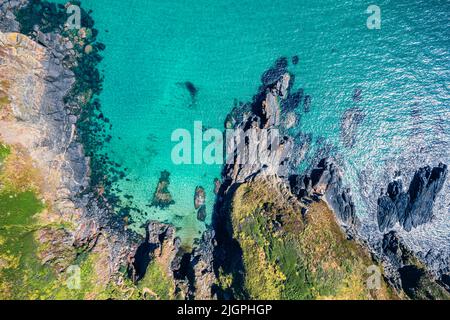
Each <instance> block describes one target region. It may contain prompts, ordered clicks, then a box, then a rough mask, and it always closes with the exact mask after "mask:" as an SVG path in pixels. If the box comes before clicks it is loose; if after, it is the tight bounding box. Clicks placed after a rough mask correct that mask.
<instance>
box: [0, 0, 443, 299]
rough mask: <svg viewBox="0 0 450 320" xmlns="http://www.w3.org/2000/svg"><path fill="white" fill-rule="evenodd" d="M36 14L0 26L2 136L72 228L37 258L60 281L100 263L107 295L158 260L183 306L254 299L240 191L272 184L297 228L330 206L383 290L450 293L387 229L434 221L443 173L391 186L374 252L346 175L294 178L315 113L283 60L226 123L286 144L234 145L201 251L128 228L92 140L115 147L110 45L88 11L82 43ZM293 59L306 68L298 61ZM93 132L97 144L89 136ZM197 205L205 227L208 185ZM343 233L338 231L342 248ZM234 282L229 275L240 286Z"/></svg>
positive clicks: (164, 182)
mask: <svg viewBox="0 0 450 320" xmlns="http://www.w3.org/2000/svg"><path fill="white" fill-rule="evenodd" d="M32 3H34V1H33V2H32ZM29 4H30V3H29V1H28V0H11V1H6V2H3V3H2V4H1V5H0V12H2V13H5V14H4V15H2V17H1V18H0V44H1V47H0V58H1V60H0V61H2V64H1V65H0V67H1V68H2V69H1V70H2V73H1V75H0V80H2V79H1V78H2V77H4V78H5V79H8V81H9V82H10V83H11V85H10V87H9V89H8V94H9V96H10V97H11V99H10V100H11V101H10V103H9V105H10V109H8V112H7V113H5V114H4V115H3V116H4V117H3V118H2V119H1V120H0V123H1V126H0V137H1V139H2V140H4V142H6V143H8V144H20V145H22V146H24V147H25V148H26V149H27V151H28V153H29V154H30V155H31V157H32V158H33V159H34V160H35V164H36V166H37V167H38V169H39V170H40V171H41V172H42V175H43V176H44V177H48V178H47V179H48V181H47V184H46V187H45V188H44V189H43V190H41V191H42V194H43V197H44V199H45V200H46V201H47V202H48V203H51V204H52V209H53V210H52V212H51V214H52V215H55V216H57V217H58V218H61V219H63V220H64V221H65V222H67V223H70V224H71V225H73V226H75V227H74V228H64V229H63V230H57V231H55V230H54V229H51V228H43V229H42V230H40V231H39V233H38V236H37V237H38V239H39V241H40V242H41V243H43V244H46V246H45V250H42V251H41V252H40V259H41V260H42V261H43V262H44V263H45V264H49V265H52V267H54V268H55V269H56V270H57V272H59V273H63V272H64V271H65V270H66V269H67V268H68V267H69V266H70V265H71V264H72V263H73V262H74V261H75V260H76V258H77V257H80V256H82V255H84V254H96V255H99V256H100V257H101V259H100V260H99V266H100V269H101V271H100V278H101V281H103V282H104V284H105V286H106V285H107V284H108V283H111V282H113V283H115V284H116V285H117V286H122V285H123V283H124V281H125V280H124V279H125V278H126V277H127V278H128V279H131V281H132V285H136V284H137V285H138V284H139V283H140V282H141V281H143V279H144V280H145V278H146V276H147V275H148V269H149V266H150V265H151V264H152V263H153V262H156V263H157V264H158V266H159V267H160V268H161V270H162V273H163V275H162V276H164V278H167V279H169V281H170V283H171V285H170V288H171V290H172V291H173V296H174V297H176V298H179V299H216V298H218V299H238V298H249V297H251V294H250V293H249V292H250V290H248V288H244V283H246V277H247V278H248V275H247V274H246V269H245V261H244V255H243V250H244V249H245V248H244V246H243V245H242V243H240V242H239V241H240V240H242V239H246V238H239V237H238V236H236V226H235V224H234V225H233V217H232V216H231V211H232V207H233V205H234V203H233V201H234V200H235V199H234V197H235V196H236V193H237V191H238V190H239V189H240V187H241V186H245V187H249V186H252V184H253V183H255V185H258V184H262V185H265V183H268V184H269V185H271V186H273V187H274V194H273V195H271V196H273V197H274V200H273V202H276V201H280V202H281V204H280V205H281V206H286V207H289V208H295V209H296V210H298V212H297V211H296V214H297V217H296V219H300V218H301V219H300V220H301V221H303V220H304V221H307V220H308V219H309V218H310V215H311V214H315V212H317V207H321V205H322V204H323V203H326V204H327V206H328V207H329V208H331V209H332V211H333V214H334V219H333V222H332V223H337V224H338V225H339V228H340V229H339V230H340V232H341V233H342V235H344V238H345V239H346V241H348V243H350V244H351V249H352V250H353V249H354V248H353V246H359V245H361V246H362V247H364V248H365V249H366V250H369V251H370V253H371V256H372V258H373V260H374V263H380V264H382V265H383V268H384V269H385V274H384V276H385V278H386V279H387V282H388V283H389V284H390V285H391V286H392V287H393V288H394V289H395V290H396V291H397V292H398V293H399V295H401V294H403V293H404V294H406V296H407V297H409V298H433V297H435V296H434V295H435V294H436V292H438V294H439V295H441V294H442V295H443V294H444V293H442V292H441V291H442V290H441V287H442V288H445V289H446V290H447V291H448V290H449V289H448V288H449V287H450V283H449V280H448V266H447V267H443V268H441V269H442V270H440V271H439V272H438V273H437V274H436V273H434V274H431V273H430V271H429V270H427V267H426V266H424V265H422V264H423V261H421V260H423V259H419V258H418V257H416V254H415V253H413V252H411V251H410V250H409V249H408V248H407V247H406V246H405V245H404V244H403V243H402V239H401V238H400V237H399V236H398V234H397V233H395V232H394V231H392V230H391V229H392V227H393V226H394V225H395V224H396V223H397V222H400V224H401V225H402V226H403V228H404V229H405V230H407V231H409V230H411V228H413V227H416V226H418V225H420V224H424V223H427V222H429V221H430V220H431V218H432V217H431V213H432V206H433V201H434V199H435V196H436V194H437V193H438V192H439V191H440V190H441V189H442V185H443V181H444V180H445V179H446V175H447V167H446V166H445V165H439V166H438V167H436V168H422V169H419V171H418V172H417V173H416V175H415V176H414V178H413V181H412V182H411V185H410V187H409V189H408V191H404V190H403V187H402V185H401V184H400V183H399V182H397V181H394V182H392V183H391V184H389V186H388V188H387V194H383V195H382V196H381V197H380V198H379V212H378V223H379V230H380V231H381V232H383V234H382V241H380V242H378V243H376V244H371V243H366V242H365V241H364V240H363V239H362V238H361V237H360V235H359V232H360V227H361V226H360V224H361V221H359V219H358V217H357V216H356V212H355V204H354V201H353V198H352V194H351V190H350V189H349V188H348V187H347V186H345V185H344V182H343V174H344V173H343V171H342V169H341V168H340V166H339V164H338V162H337V161H336V160H335V159H333V158H332V157H322V154H319V155H318V157H319V158H320V159H319V160H320V161H319V162H318V163H317V164H311V166H312V168H311V170H309V171H306V172H305V173H304V174H299V173H298V168H299V165H300V163H301V161H302V160H303V159H304V156H305V148H308V137H307V136H306V135H301V134H300V135H299V136H296V137H292V136H291V135H290V134H289V129H290V128H292V127H293V126H295V125H296V124H297V123H298V114H297V113H296V109H297V108H299V107H303V110H304V112H308V111H309V109H310V107H311V101H312V98H311V96H309V95H305V93H304V91H303V89H299V90H297V91H294V90H293V83H294V80H295V78H294V76H293V75H292V74H291V73H290V72H289V71H288V66H289V61H288V59H287V58H280V59H278V60H277V61H276V62H275V64H274V65H273V67H272V68H270V69H269V70H267V71H266V72H265V73H264V74H263V75H262V78H261V82H262V84H261V87H260V88H259V90H258V93H257V94H256V95H255V96H254V97H253V100H252V101H251V102H249V103H246V104H240V105H239V106H236V107H235V108H234V109H233V110H232V111H231V112H230V114H229V115H228V117H227V119H226V122H225V128H226V129H235V130H238V131H242V132H244V133H250V132H257V133H260V132H263V131H268V132H275V131H276V132H278V133H279V134H280V136H279V140H278V142H277V143H276V144H270V145H264V144H259V143H258V144H256V145H251V143H249V141H248V140H247V139H241V138H240V137H233V139H234V148H235V149H234V150H232V152H231V154H232V155H233V157H235V158H234V161H231V163H227V164H226V165H225V166H224V168H223V172H222V181H218V180H216V181H215V182H214V183H215V187H216V188H215V193H216V204H215V209H214V214H213V222H212V226H211V227H210V228H208V229H207V230H206V231H205V232H204V233H203V234H202V236H201V238H200V239H199V240H198V241H197V242H196V243H195V244H194V246H193V248H185V247H182V246H181V241H180V239H179V238H177V237H176V230H175V228H174V227H173V226H170V225H167V224H164V223H160V222H155V221H150V222H149V223H148V225H147V226H146V237H145V238H143V237H142V236H139V235H137V234H135V233H133V232H131V231H129V230H128V229H127V221H126V219H124V218H126V217H127V214H126V212H124V213H123V214H122V213H121V214H117V213H116V212H115V210H114V205H115V201H117V202H118V205H119V206H120V200H117V199H115V198H114V195H113V190H112V188H111V180H114V179H122V178H124V176H125V173H124V172H123V171H121V170H120V169H117V168H116V167H117V166H116V165H115V164H114V163H112V164H110V165H109V162H108V161H109V160H108V158H107V156H106V155H98V154H97V153H96V150H97V149H96V148H97V147H98V143H100V142H99V141H96V138H97V139H99V140H101V139H104V140H107V134H106V133H105V130H104V128H105V127H107V126H108V122H107V120H105V118H104V116H103V115H102V113H101V110H100V105H99V102H98V101H97V100H96V99H95V97H96V95H98V93H99V92H100V91H101V76H100V74H99V71H98V68H97V65H98V62H99V61H100V59H101V57H100V56H99V51H101V50H102V47H103V46H102V44H99V43H98V42H97V41H96V33H97V31H96V30H95V29H94V28H93V21H91V20H92V19H91V18H90V17H89V15H88V14H87V13H86V12H84V11H83V17H84V18H83V19H84V20H83V21H85V22H86V21H87V24H88V25H89V28H84V29H83V31H82V32H81V31H77V32H75V33H71V32H68V31H67V30H65V29H64V28H63V27H62V26H53V27H52V26H50V25H49V23H44V24H43V25H42V26H39V24H38V25H34V22H36V21H38V22H39V21H42V19H44V18H42V19H41V16H42V17H45V16H48V17H47V18H45V19H47V20H51V15H52V14H54V15H55V16H56V17H58V19H56V20H57V21H58V23H59V22H60V21H59V20H60V18H61V12H64V7H58V6H56V5H51V4H48V3H47V4H46V6H44V7H43V8H42V7H39V8H40V9H39V10H38V11H36V12H34V11H33V10H35V9H36V8H35V7H33V6H29ZM24 8H25V9H24ZM21 10H28V11H26V12H28V13H27V14H29V13H30V10H31V12H34V13H35V15H34V16H33V19H32V21H28V20H26V21H22V24H23V26H22V27H21V23H20V19H19V18H18V16H21V15H23V14H24V13H23V12H22V14H21V13H20V12H21ZM36 10H37V9H36ZM43 12H44V13H45V14H44V13H43ZM34 19H37V20H34ZM39 19H41V20H39ZM47 22H48V21H47ZM41 27H42V28H41ZM44 29H45V30H44ZM47 29H48V30H47ZM20 32H23V33H26V34H27V35H25V34H22V33H20ZM292 61H297V62H298V57H295V58H293V59H292ZM294 64H295V63H294ZM86 75H88V76H86ZM89 75H90V76H89ZM185 85H186V88H187V90H189V92H190V93H191V96H192V101H193V103H194V102H195V95H196V93H197V90H198V89H197V88H196V87H195V86H194V85H193V84H191V83H186V84H185ZM23 88H32V89H30V91H27V90H23ZM359 95H360V93H359V94H358V95H357V97H356V98H357V99H359ZM356 98H355V99H356ZM281 110H283V112H281ZM352 112H353V113H352V114H348V115H346V116H344V119H342V121H343V124H342V126H343V127H345V128H346V132H345V134H344V137H343V139H344V140H345V141H346V145H347V146H348V147H351V146H352V144H353V143H354V137H353V136H354V133H355V130H356V126H357V125H358V123H359V121H361V120H362V118H363V117H364V116H363V115H362V114H359V113H358V112H359V110H353V111H352ZM93 119H96V121H92V120H93ZM97 120H98V122H97ZM92 130H93V131H94V132H95V133H96V135H92V134H91V132H90V131H92ZM252 130H253V131H252ZM93 136H94V138H93ZM252 154H258V155H264V156H266V158H267V159H269V160H270V161H268V162H266V163H263V164H262V163H261V162H258V161H250V162H248V163H245V164H242V163H240V162H239V159H238V158H239V157H241V156H244V157H246V159H249V158H251V155H252ZM111 168H116V169H114V170H113V174H114V177H113V178H111V177H110V176H107V177H105V175H104V174H101V173H102V172H103V173H104V172H105V170H109V169H111ZM168 185H169V173H168V172H162V173H161V178H160V181H159V183H158V186H157V187H156V191H155V193H154V195H153V199H152V205H153V206H159V207H162V208H164V207H167V206H169V205H171V204H173V199H172V196H171V195H170V193H169V191H168V189H167V187H168ZM249 188H250V187H249ZM430 199H432V200H433V201H430ZM193 200H194V207H195V209H196V212H197V218H198V220H201V221H203V220H204V219H205V207H204V202H205V190H204V189H203V188H202V187H197V189H196V190H195V194H194V195H193ZM262 207H263V211H264V210H265V212H267V213H271V212H272V211H271V208H270V205H269V204H268V203H264V204H263V206H262ZM311 208H313V209H314V210H312V212H313V213H311ZM125 211H126V210H125ZM121 212H122V211H121ZM283 219H284V217H280V216H277V215H275V217H274V219H273V220H271V226H270V230H275V233H279V234H283V235H286V234H288V233H287V232H285V230H284V229H283V227H284V225H283V223H284V221H283ZM300 220H299V221H300ZM333 230H334V229H333ZM384 231H387V232H384ZM302 232H303V230H302ZM334 232H336V230H334ZM342 235H341V234H340V233H339V234H338V238H339V239H340V237H341V236H342ZM348 243H347V242H346V244H348ZM124 268H125V269H126V271H125V272H124V270H123V269H124ZM445 268H447V269H445ZM274 274H277V273H276V272H274ZM125 275H126V277H125ZM230 275H233V277H232V280H231V278H230ZM280 277H281V276H280ZM281 278H282V277H281ZM422 282H426V284H427V286H428V287H430V288H432V289H433V290H434V291H433V292H427V293H426V294H422V293H418V291H417V286H418V284H420V283H422ZM172 284H173V286H172ZM132 285H130V287H131V286H132ZM436 286H438V287H436ZM430 290H431V289H430ZM142 292H144V293H143V295H144V297H145V295H146V294H149V295H151V296H154V295H155V293H154V292H153V291H152V290H150V289H149V288H147V287H145V288H142ZM156 296H157V294H156Z"/></svg>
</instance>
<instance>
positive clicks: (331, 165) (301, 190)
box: [289, 158, 358, 226]
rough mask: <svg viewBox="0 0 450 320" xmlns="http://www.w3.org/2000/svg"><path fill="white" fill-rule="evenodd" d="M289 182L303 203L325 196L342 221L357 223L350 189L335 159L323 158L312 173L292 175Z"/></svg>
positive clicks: (351, 224)
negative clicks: (345, 183) (344, 182)
mask: <svg viewBox="0 0 450 320" xmlns="http://www.w3.org/2000/svg"><path fill="white" fill-rule="evenodd" d="M289 182H290V186H291V190H292V192H293V193H294V194H295V195H296V196H297V197H298V198H299V199H300V200H301V201H302V202H303V203H305V204H309V202H310V201H312V200H314V199H315V198H321V197H323V198H324V199H325V200H326V201H327V203H328V204H329V205H330V206H331V208H332V209H333V211H334V212H335V214H336V216H337V217H338V218H339V219H340V220H341V222H343V223H344V224H346V225H348V226H354V225H356V224H357V222H358V219H357V217H356V212H355V205H354V203H353V200H352V196H351V192H350V189H348V188H345V187H344V185H343V182H342V171H341V170H340V169H339V167H338V166H337V165H336V163H335V161H334V160H333V159H330V158H328V159H327V158H326V159H322V160H321V161H320V163H319V164H318V166H317V167H316V168H314V169H313V170H312V171H311V174H310V175H302V176H299V175H292V176H291V177H290V178H289Z"/></svg>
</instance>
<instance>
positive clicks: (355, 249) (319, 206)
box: [231, 181, 395, 300]
mask: <svg viewBox="0 0 450 320" xmlns="http://www.w3.org/2000/svg"><path fill="white" fill-rule="evenodd" d="M279 188H281V187H277V181H259V182H258V181H257V182H252V183H249V184H245V185H242V186H240V187H239V188H238V190H237V191H236V193H235V195H234V198H233V203H232V212H231V213H232V225H233V234H234V238H235V239H236V240H238V242H239V244H240V246H241V249H242V251H243V263H244V267H245V281H244V282H245V284H244V286H245V290H246V291H247V293H248V295H249V296H250V298H252V299H289V300H291V299H389V298H395V296H394V295H393V294H392V292H390V291H389V289H388V288H387V285H386V284H385V283H384V282H382V286H381V288H380V289H379V290H369V289H368V288H367V286H366V279H367V278H368V277H369V275H370V274H368V273H367V268H368V267H369V266H371V265H373V264H374V262H373V261H372V259H371V258H370V256H369V254H368V253H367V252H366V251H364V250H363V248H362V247H361V246H360V245H359V244H358V243H356V242H354V241H349V240H347V239H346V237H345V235H344V233H343V232H342V231H341V229H340V227H339V225H338V224H337V223H336V221H335V218H334V215H333V213H332V212H331V211H330V210H329V209H328V207H327V205H326V204H325V203H323V202H322V203H315V204H313V205H312V206H311V208H310V209H309V211H308V214H307V215H306V217H305V218H303V217H302V215H301V213H300V212H301V205H300V204H299V203H298V202H297V201H292V198H293V197H291V200H290V201H288V200H286V199H288V198H289V194H288V191H287V190H280V189H279Z"/></svg>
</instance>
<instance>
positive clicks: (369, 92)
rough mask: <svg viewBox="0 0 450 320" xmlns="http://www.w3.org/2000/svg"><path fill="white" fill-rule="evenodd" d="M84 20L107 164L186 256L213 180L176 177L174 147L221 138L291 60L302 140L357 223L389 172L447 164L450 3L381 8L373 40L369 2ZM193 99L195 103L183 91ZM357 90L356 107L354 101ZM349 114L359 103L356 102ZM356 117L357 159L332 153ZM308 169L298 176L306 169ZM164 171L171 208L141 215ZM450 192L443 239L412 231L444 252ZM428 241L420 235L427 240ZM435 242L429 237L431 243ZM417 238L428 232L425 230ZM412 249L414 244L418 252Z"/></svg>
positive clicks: (210, 170)
mask: <svg viewBox="0 0 450 320" xmlns="http://www.w3.org/2000/svg"><path fill="white" fill-rule="evenodd" d="M82 3H83V5H84V7H85V8H88V9H93V11H94V12H93V16H94V19H95V20H96V27H97V28H98V29H99V31H100V36H99V39H100V41H102V42H104V43H105V44H106V50H105V51H104V61H103V63H102V69H103V70H104V76H105V82H104V91H103V93H102V95H101V97H100V99H101V103H102V107H103V111H104V114H105V115H106V116H107V117H108V118H109V119H110V120H111V123H112V124H113V130H112V136H113V139H112V140H111V143H109V144H108V145H107V148H108V150H107V151H108V153H109V155H110V156H111V158H112V160H114V161H117V162H119V163H120V164H121V165H123V166H124V167H127V168H128V169H129V171H128V172H129V176H128V178H129V179H130V180H131V181H121V182H120V189H121V190H123V194H131V195H133V196H134V198H135V203H134V204H135V205H137V206H138V207H140V208H141V209H142V210H144V211H145V212H146V214H145V215H143V214H138V213H133V217H134V219H135V220H136V221H137V222H136V224H135V225H134V227H135V228H139V227H140V226H141V224H142V223H144V222H145V221H146V220H147V219H158V220H161V221H168V222H171V223H174V224H175V225H176V226H177V227H179V228H180V229H179V234H180V235H181V236H182V238H183V239H184V240H185V241H186V242H190V241H191V240H192V239H193V238H195V237H198V234H199V231H201V230H202V229H203V228H204V225H203V223H201V222H198V221H197V220H196V214H195V210H194V203H193V196H194V190H195V187H196V186H197V185H201V186H203V187H205V188H206V190H207V208H208V218H207V223H208V222H209V221H210V219H211V209H212V206H213V203H214V194H213V179H214V178H216V177H219V176H220V166H217V165H216V166H211V165H188V166H186V165H183V166H177V165H174V164H173V162H172V161H171V149H172V147H173V145H174V143H172V142H171V139H170V138H171V134H172V132H173V130H175V129H177V128H185V129H188V130H190V131H191V132H192V131H193V122H194V121H202V122H203V125H204V126H205V127H207V128H210V127H212V128H218V129H222V128H223V122H224V119H225V116H226V114H227V113H228V112H229V111H230V110H231V108H232V106H233V101H234V99H238V100H240V101H247V100H249V99H251V97H252V95H253V94H254V93H255V92H256V90H257V88H258V86H259V81H260V77H261V74H262V73H263V72H264V71H265V70H266V69H267V68H268V67H270V65H271V64H272V63H273V62H274V61H275V59H277V58H279V57H281V56H286V57H292V56H293V55H298V56H299V63H298V65H296V66H292V67H291V68H290V70H291V71H292V72H293V73H294V74H295V75H296V87H301V88H304V90H305V93H306V94H309V95H311V96H312V103H311V107H310V111H309V112H308V113H305V112H304V111H301V110H300V111H299V113H301V114H302V115H301V121H300V124H299V126H298V129H299V130H301V131H302V132H305V133H311V134H312V136H313V145H312V149H311V150H310V152H309V153H308V158H307V161H309V162H311V161H316V160H317V156H316V157H315V156H314V155H315V152H316V151H317V150H318V149H319V148H320V147H321V144H320V143H319V142H320V141H325V142H326V143H327V144H329V145H332V146H334V148H335V149H336V151H337V153H338V155H339V157H340V158H341V160H342V163H343V165H344V166H345V171H346V176H345V179H346V181H347V183H348V184H349V185H350V186H351V187H352V191H353V194H354V196H355V198H356V201H357V210H358V215H359V216H360V217H362V218H363V219H368V220H370V219H372V216H373V213H374V210H375V209H376V207H375V206H376V202H375V201H376V196H377V195H378V194H379V192H380V188H382V187H386V186H387V183H388V182H389V181H391V180H392V179H393V178H394V172H395V171H396V170H402V172H403V174H404V176H405V177H407V176H410V175H411V174H412V173H413V172H414V171H415V170H416V169H417V168H418V167H420V166H422V165H424V164H430V165H435V164H437V163H438V162H439V161H442V162H444V163H447V164H450V155H449V151H448V144H449V143H450V105H449V101H450V99H449V98H450V92H449V91H450V87H449V80H450V68H449V61H450V59H449V58H450V51H449V50H450V33H449V32H448V30H450V20H449V19H448V13H449V12H450V2H448V1H446V0H442V1H439V0H435V1H425V0H424V1H406V0H396V1H386V0H384V1H377V3H376V4H377V5H378V6H379V7H380V8H381V10H382V11H381V14H382V16H381V18H382V20H381V29H380V30H369V29H368V28H367V26H366V19H367V17H368V16H369V15H368V14H366V13H365V10H366V8H367V6H368V3H367V2H365V1H320V3H319V1H302V0H296V1H293V0H291V1H282V2H277V1H272V0H270V1H269V0H258V1H250V0H244V1H242V0H239V1H229V0H228V1H223V0H216V1H206V0H196V1H189V2H188V1H170V2H169V1H153V0H152V1H148V0H145V1H142V0H128V1H117V0H116V1H110V0H84V1H82ZM186 81H189V82H191V83H193V84H194V85H195V86H196V87H197V88H198V93H197V96H196V98H195V101H194V102H193V100H192V97H191V94H190V93H189V91H188V90H186V87H185V86H184V85H183V83H185V82H186ZM357 88H359V89H360V90H361V99H360V101H355V99H353V94H354V90H355V89H357ZM356 100H358V99H356ZM353 107H357V108H359V109H360V110H361V111H362V113H363V114H364V115H365V116H364V119H363V120H362V122H361V123H360V125H359V126H358V127H357V131H356V132H357V135H356V141H355V144H354V145H353V147H351V148H350V147H346V146H345V145H344V144H343V143H342V139H341V127H340V126H341V117H342V115H343V113H344V112H345V110H347V109H349V108H353ZM309 164H311V163H308V164H306V165H309ZM162 170H168V171H169V172H170V173H171V185H170V187H169V190H170V191H171V193H172V195H173V196H174V200H175V202H176V203H175V205H173V206H171V207H170V208H168V209H165V210H160V209H155V208H149V207H148V206H147V205H148V204H149V203H150V202H151V199H152V195H153V192H154V190H155V188H156V184H157V181H158V178H159V174H160V172H161V171H162ZM449 194H450V186H449V183H448V182H447V184H446V186H445V187H444V190H443V192H442V193H441V197H440V198H439V199H438V205H437V210H436V211H437V213H438V215H437V216H438V219H437V220H438V222H439V223H438V224H439V226H425V227H422V228H420V229H421V230H419V231H415V232H413V233H416V234H417V235H418V239H419V238H420V237H419V236H421V235H422V236H423V234H428V235H429V237H435V239H437V240H439V242H440V243H443V242H445V241H446V242H447V243H450V241H449V240H450V232H449V230H450V219H449V217H450V212H449V206H450V205H449V203H450V200H449ZM427 228H428V229H427ZM430 228H431V229H430ZM422 229H425V230H422ZM433 239H434V238H433ZM419 242H420V241H419Z"/></svg>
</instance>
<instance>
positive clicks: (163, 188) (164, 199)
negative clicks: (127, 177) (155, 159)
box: [152, 171, 175, 209]
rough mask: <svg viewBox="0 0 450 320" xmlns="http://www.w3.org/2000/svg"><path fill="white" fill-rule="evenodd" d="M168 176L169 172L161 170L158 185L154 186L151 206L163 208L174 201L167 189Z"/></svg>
mask: <svg viewBox="0 0 450 320" xmlns="http://www.w3.org/2000/svg"><path fill="white" fill-rule="evenodd" d="M169 177H170V173H169V172H168V171H162V172H161V176H160V177H159V181H158V185H157V186H156V190H155V192H154V193H153V199H152V206H155V207H159V208H161V209H164V208H167V207H168V206H170V205H172V204H174V203H175V201H174V200H173V198H172V195H171V193H170V191H169V184H170V179H169Z"/></svg>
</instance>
